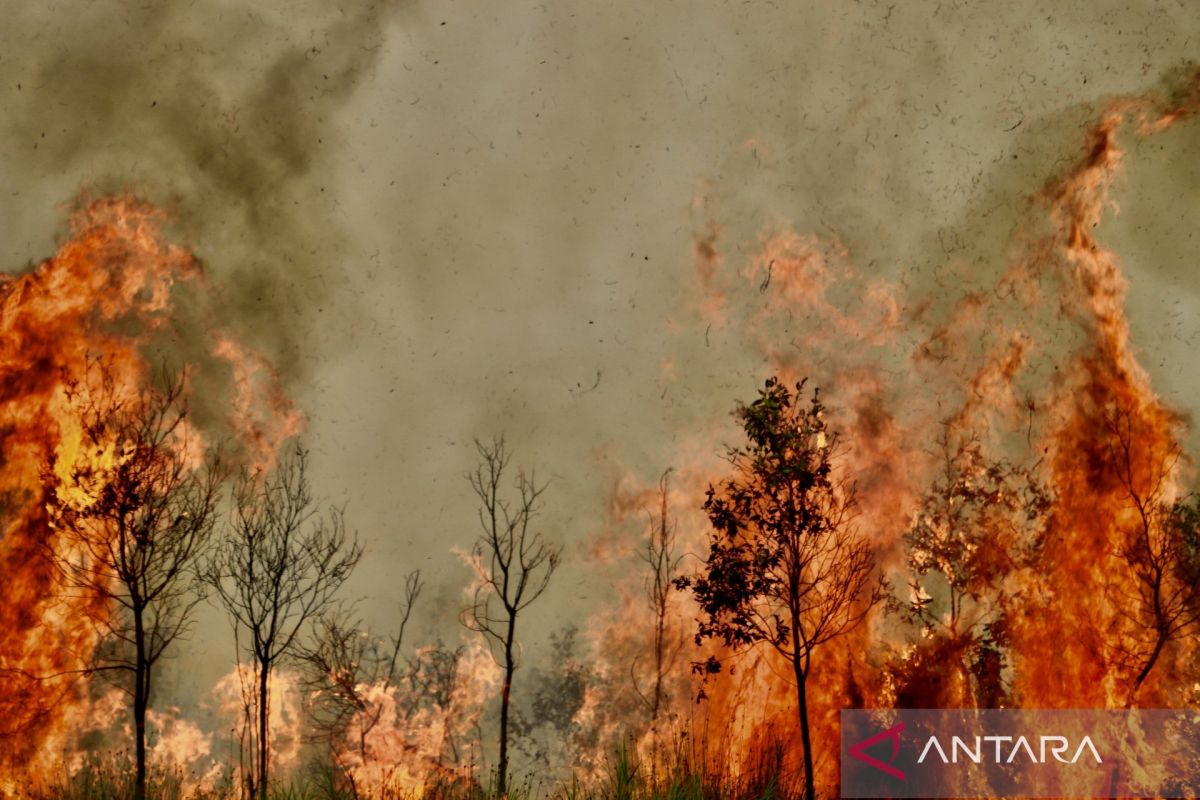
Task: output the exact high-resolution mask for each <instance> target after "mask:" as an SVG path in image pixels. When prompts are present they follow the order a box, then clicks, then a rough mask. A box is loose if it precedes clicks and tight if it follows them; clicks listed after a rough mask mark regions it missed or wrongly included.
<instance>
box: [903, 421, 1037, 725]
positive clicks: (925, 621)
mask: <svg viewBox="0 0 1200 800" xmlns="http://www.w3.org/2000/svg"><path fill="white" fill-rule="evenodd" d="M938 446H939V456H940V460H941V469H940V470H939V472H938V474H937V477H936V478H935V479H934V481H933V483H932V485H931V486H930V487H929V489H928V491H927V492H926V493H925V495H924V496H923V497H922V498H921V500H920V503H919V505H918V507H917V512H916V514H915V515H914V518H913V522H912V526H911V527H910V528H909V530H908V532H907V533H906V534H905V536H904V544H905V547H906V562H907V566H908V569H909V571H910V572H911V573H912V575H913V578H912V580H911V581H910V583H909V596H908V598H907V599H906V601H903V602H900V603H898V604H897V606H898V610H899V612H900V613H901V614H902V615H903V616H904V617H905V618H907V619H908V621H909V622H911V623H914V624H916V625H917V626H919V627H920V631H921V634H922V649H923V650H925V651H926V652H927V654H928V655H929V658H928V662H929V664H928V665H919V666H920V667H921V668H922V669H923V670H924V669H928V668H932V669H933V670H935V671H938V672H941V671H943V670H946V669H951V670H953V671H954V672H956V673H957V675H958V678H959V682H958V687H957V688H958V691H953V692H951V693H950V694H949V695H948V696H947V695H945V694H943V693H942V691H941V690H939V691H938V696H937V697H936V698H932V697H930V696H928V693H922V694H921V696H919V697H916V698H913V699H912V702H915V703H916V704H917V705H918V706H920V705H922V704H928V703H930V701H931V700H936V702H935V703H934V704H935V705H939V706H941V705H943V704H946V703H951V704H955V705H961V704H966V705H969V706H980V705H982V706H984V707H993V706H995V705H997V704H998V703H999V702H1000V699H1001V696H1002V695H1003V687H1002V684H1001V679H1000V674H1001V671H1002V668H1003V663H1004V647H1005V645H1006V635H1005V614H1006V611H1008V610H1009V606H1010V605H1011V604H1012V603H1013V602H1015V601H1016V599H1017V592H1018V591H1019V588H1020V586H1022V585H1024V584H1023V583H1022V582H1018V581H1013V580H1012V578H1013V577H1015V576H1018V575H1020V574H1022V573H1024V574H1028V571H1029V570H1030V569H1032V568H1033V566H1034V565H1035V563H1036V560H1037V557H1038V554H1039V552H1040V544H1041V541H1042V532H1043V522H1044V516H1045V514H1046V512H1047V510H1048V509H1049V507H1050V498H1049V495H1048V494H1047V492H1046V490H1045V489H1044V488H1043V487H1042V485H1041V484H1040V483H1039V482H1038V481H1037V479H1036V478H1035V477H1034V475H1033V472H1032V470H1030V469H1027V468H1023V467H1019V466H1016V465H1013V464H1011V463H1009V462H1007V461H1004V460H993V459H989V458H987V456H986V455H985V454H984V451H983V445H982V443H981V442H980V440H979V437H978V436H975V435H974V434H971V433H969V432H965V431H961V430H957V429H955V428H954V427H953V426H951V425H950V424H947V425H946V426H945V427H944V429H943V432H942V434H941V436H939V438H938ZM909 688H910V689H911V686H910V687H909ZM904 692H905V690H904V689H902V690H901V704H902V705H905V704H907V702H906V701H905V698H904Z"/></svg>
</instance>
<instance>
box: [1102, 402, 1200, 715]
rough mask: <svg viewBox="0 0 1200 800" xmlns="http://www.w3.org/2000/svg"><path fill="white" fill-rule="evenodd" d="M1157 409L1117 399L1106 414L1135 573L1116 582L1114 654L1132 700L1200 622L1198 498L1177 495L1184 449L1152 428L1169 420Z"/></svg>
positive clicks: (1125, 548)
mask: <svg viewBox="0 0 1200 800" xmlns="http://www.w3.org/2000/svg"><path fill="white" fill-rule="evenodd" d="M1155 411H1159V413H1160V414H1161V413H1162V412H1161V411H1160V410H1158V409H1155V408H1153V407H1151V408H1148V409H1134V408H1131V407H1129V406H1128V405H1122V404H1119V403H1113V404H1110V405H1109V406H1108V407H1107V408H1106V409H1105V410H1104V411H1103V413H1102V415H1101V420H1102V426H1103V431H1104V434H1105V445H1106V450H1107V453H1106V454H1107V462H1108V463H1107V466H1108V468H1109V470H1110V471H1111V473H1110V474H1111V476H1113V477H1115V480H1116V484H1117V486H1118V487H1119V490H1120V492H1121V493H1122V494H1123V495H1124V498H1123V499H1124V506H1125V507H1124V509H1123V511H1124V514H1123V515H1122V517H1123V520H1124V522H1125V524H1124V525H1123V526H1122V527H1123V530H1121V531H1119V532H1118V536H1119V544H1118V545H1117V547H1116V555H1117V558H1118V559H1119V560H1120V561H1121V562H1122V563H1123V564H1124V566H1125V568H1126V569H1127V570H1128V572H1129V573H1131V575H1132V578H1133V580H1132V581H1128V582H1121V583H1117V584H1115V585H1114V587H1113V589H1114V591H1115V593H1116V595H1117V596H1115V597H1114V601H1115V605H1116V607H1117V608H1118V609H1119V611H1118V617H1117V622H1118V624H1119V625H1120V626H1121V627H1122V628H1123V629H1124V635H1123V636H1118V638H1117V641H1116V643H1115V646H1114V647H1113V656H1112V658H1113V661H1114V663H1115V665H1116V666H1117V667H1118V668H1119V669H1120V670H1121V671H1122V672H1123V673H1125V674H1126V675H1128V689H1127V692H1126V697H1125V704H1126V706H1127V707H1133V706H1134V705H1135V704H1136V702H1137V697H1138V693H1139V691H1140V690H1141V688H1142V686H1143V685H1144V684H1145V682H1146V680H1147V678H1149V677H1150V674H1151V673H1152V672H1153V670H1154V668H1155V666H1156V665H1157V664H1158V662H1159V660H1160V658H1161V657H1162V655H1163V652H1164V650H1165V649H1166V648H1167V646H1168V645H1169V644H1170V643H1171V642H1174V641H1176V640H1178V639H1180V638H1182V637H1184V636H1185V635H1187V634H1188V633H1189V632H1194V631H1195V630H1196V628H1197V626H1198V625H1200V502H1197V499H1196V497H1195V496H1191V497H1188V498H1184V499H1182V500H1173V499H1172V494H1173V492H1174V491H1175V485H1174V481H1175V479H1176V474H1177V469H1178V467H1179V462H1180V459H1181V458H1182V457H1183V454H1182V449H1181V448H1180V446H1179V444H1178V442H1177V441H1176V440H1175V438H1174V437H1163V436H1157V435H1154V432H1155V430H1157V429H1161V428H1162V427H1164V425H1163V424H1162V423H1161V422H1160V421H1159V420H1156V419H1153V418H1152V414H1153V413H1154V412H1155ZM1148 417H1150V418H1149V419H1148ZM1155 422H1158V423H1159V424H1158V425H1157V426H1154V425H1153V423H1155Z"/></svg>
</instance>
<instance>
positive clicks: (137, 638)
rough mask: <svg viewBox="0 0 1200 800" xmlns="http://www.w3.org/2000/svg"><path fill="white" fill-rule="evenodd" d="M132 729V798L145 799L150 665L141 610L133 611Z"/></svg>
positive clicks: (135, 609)
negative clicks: (147, 659)
mask: <svg viewBox="0 0 1200 800" xmlns="http://www.w3.org/2000/svg"><path fill="white" fill-rule="evenodd" d="M133 638H134V648H135V653H134V668H133V729H134V754H135V755H134V758H135V761H136V769H137V773H136V776H135V778H134V784H133V797H134V800H145V799H146V707H147V706H148V705H149V699H150V698H149V694H150V665H149V664H148V663H147V661H146V630H145V626H144V624H143V620H142V610H141V609H140V608H137V607H135V608H134V611H133Z"/></svg>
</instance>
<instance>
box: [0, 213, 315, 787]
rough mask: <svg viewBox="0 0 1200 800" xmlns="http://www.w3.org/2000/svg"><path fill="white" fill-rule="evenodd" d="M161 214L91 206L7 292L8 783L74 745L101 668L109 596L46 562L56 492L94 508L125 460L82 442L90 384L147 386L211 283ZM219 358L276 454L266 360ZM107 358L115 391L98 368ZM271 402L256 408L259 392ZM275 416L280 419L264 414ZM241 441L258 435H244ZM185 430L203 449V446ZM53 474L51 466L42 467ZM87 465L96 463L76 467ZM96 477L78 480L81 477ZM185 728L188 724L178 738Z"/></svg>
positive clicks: (3, 647) (1, 655) (1, 364)
mask: <svg viewBox="0 0 1200 800" xmlns="http://www.w3.org/2000/svg"><path fill="white" fill-rule="evenodd" d="M163 221H164V215H163V213H162V212H160V211H159V210H157V209H155V208H153V207H151V206H150V205H148V204H146V203H144V202H141V201H139V200H137V199H135V198H132V197H109V198H102V199H96V200H90V201H82V202H81V203H80V205H79V207H78V209H77V210H76V211H75V212H74V214H73V215H72V217H71V226H70V237H69V238H68V239H67V240H66V241H65V242H64V243H63V244H62V246H61V247H60V248H59V250H58V252H57V253H56V254H55V255H54V257H53V258H50V259H48V260H46V261H44V262H43V263H41V264H40V265H38V266H37V268H35V269H33V270H31V271H30V272H28V273H25V274H22V275H19V276H13V277H4V278H3V279H2V282H0V329H2V333H3V335H2V337H0V339H2V342H0V348H2V352H0V385H2V386H3V390H2V391H3V395H2V397H0V448H2V450H3V452H4V459H3V464H2V465H0V497H2V498H3V505H2V508H3V512H4V514H3V521H2V524H3V535H2V536H0V561H2V564H3V566H2V567H0V569H2V570H3V574H4V576H5V602H4V603H3V604H0V716H2V717H3V721H2V722H0V742H2V744H0V773H2V774H5V775H14V776H25V777H36V776H38V775H40V774H45V773H47V772H48V771H49V770H50V769H51V768H52V767H53V766H54V764H53V762H54V760H55V759H60V758H61V757H62V754H63V753H64V752H70V751H71V750H72V747H73V737H74V736H75V735H77V734H78V733H79V732H81V731H84V730H87V729H88V728H89V727H90V723H94V722H95V718H94V717H92V718H91V719H89V716H90V712H91V711H94V707H93V706H92V704H91V702H90V701H89V698H88V696H87V694H86V691H85V685H84V683H83V682H82V681H80V680H79V678H80V676H81V675H82V674H83V673H84V672H85V671H86V670H87V669H88V668H89V667H90V666H91V665H92V663H93V654H94V651H95V648H96V645H97V643H98V634H97V629H96V627H95V626H94V625H92V624H89V623H88V622H87V620H96V619H103V617H104V615H105V614H106V613H108V611H109V609H106V608H105V607H104V602H105V601H104V600H102V599H101V598H98V597H94V596H87V595H85V594H81V593H71V592H68V591H65V590H64V589H65V587H64V584H63V577H62V576H61V574H59V573H58V572H56V570H55V569H54V567H53V566H52V564H51V561H50V560H49V559H48V558H46V555H47V553H49V552H52V551H54V550H55V549H56V548H58V547H60V544H59V536H58V534H57V533H56V531H55V530H54V528H53V527H52V525H51V523H50V520H49V518H48V516H47V500H48V499H49V497H50V495H49V493H51V492H52V493H54V496H55V499H56V500H57V501H58V502H62V503H65V504H68V505H75V506H79V505H86V504H87V503H88V502H90V498H92V497H95V496H96V495H97V493H98V492H99V491H101V490H102V488H103V486H102V484H103V482H104V480H105V479H104V476H105V475H107V474H110V473H111V470H112V469H113V468H114V467H115V465H116V464H118V463H119V462H120V461H121V460H122V459H123V458H124V455H123V454H122V453H121V452H119V451H118V450H117V449H116V447H115V443H113V442H110V443H109V444H108V445H103V444H102V446H100V447H98V448H92V447H91V446H90V445H86V444H85V441H84V438H83V437H82V431H81V421H80V418H79V416H78V405H77V397H75V396H74V395H77V394H78V392H79V391H81V390H84V391H86V390H97V391H98V390H100V389H101V388H103V391H104V392H105V393H106V394H107V396H108V397H107V399H108V401H110V402H112V403H114V404H120V403H123V402H131V401H132V400H133V399H134V398H136V397H137V396H138V394H139V392H141V391H142V390H143V388H144V387H145V386H147V385H148V382H149V381H150V380H152V374H153V369H154V365H152V364H151V363H149V361H148V356H147V352H148V350H149V349H150V348H151V347H152V346H154V345H155V344H156V343H158V342H161V341H163V339H164V338H165V336H166V335H167V334H168V333H169V332H170V331H169V322H170V321H171V312H172V305H171V297H172V290H173V289H174V287H175V286H176V285H178V284H188V285H190V286H192V287H193V288H196V287H200V286H202V284H203V274H202V270H201V267H200V265H199V262H198V261H197V260H196V259H195V258H194V257H193V256H192V255H191V254H190V253H189V252H188V251H187V250H186V249H184V248H182V247H180V246H178V245H175V244H171V243H170V242H169V241H167V240H166V239H165V237H164V236H163V234H162V232H161V225H162V223H163ZM214 353H215V355H216V356H217V357H219V358H221V359H223V360H224V361H226V362H228V363H229V364H231V365H232V371H233V373H234V374H233V383H234V391H235V394H236V395H237V396H238V397H239V398H242V399H241V400H239V401H238V402H237V403H236V404H235V412H234V416H233V417H232V418H231V419H230V420H229V424H230V427H231V428H232V429H233V430H234V431H235V432H238V433H242V434H243V435H244V438H245V440H246V445H247V447H246V449H247V452H248V453H249V457H250V458H252V459H253V460H255V461H256V462H262V461H264V460H266V459H267V458H268V456H269V454H270V453H272V452H274V451H275V450H276V449H277V448H278V447H279V445H280V444H281V443H282V441H283V439H285V438H286V437H287V436H289V435H291V434H292V433H294V432H295V431H296V430H297V428H298V425H299V417H298V416H297V415H296V414H295V412H293V411H292V410H291V409H290V405H289V404H288V402H287V400H286V398H285V397H284V396H283V395H282V394H281V393H280V392H279V390H278V385H277V381H276V379H275V378H274V376H273V374H271V373H270V372H269V370H268V369H267V367H266V364H265V362H263V361H262V360H261V357H260V356H258V355H257V354H255V353H253V352H252V351H250V350H249V349H247V348H244V347H239V346H238V345H236V344H234V343H233V341H232V340H231V339H229V338H228V337H227V336H221V337H219V338H218V339H217V340H216V342H214ZM101 363H102V364H103V370H102V372H103V378H102V379H103V380H104V381H105V385H104V386H103V387H100V386H98V383H97V382H98V381H100V380H101V377H100V370H97V369H96V366H97V365H98V364H101ZM262 387H265V390H266V391H267V392H268V398H269V400H270V402H268V403H257V404H256V403H254V402H253V399H254V398H255V397H256V394H257V393H258V392H261V391H263V388H262ZM268 417H269V418H270V420H271V424H270V425H266V424H264V422H263V421H262V420H264V419H266V418H268ZM245 432H252V435H250V436H246V435H245ZM177 433H180V438H179V440H180V441H181V442H182V441H184V440H187V441H189V442H191V443H192V445H196V444H197V443H199V442H200V441H202V439H201V437H200V436H199V435H198V433H197V434H196V435H192V434H186V435H184V434H182V432H177ZM51 463H53V464H54V470H53V472H47V465H48V464H51ZM81 465H86V466H87V467H88V469H79V467H80V466H81ZM81 475H86V476H89V478H90V480H91V483H81V482H80V480H79V477H78V476H81ZM181 730H182V729H181Z"/></svg>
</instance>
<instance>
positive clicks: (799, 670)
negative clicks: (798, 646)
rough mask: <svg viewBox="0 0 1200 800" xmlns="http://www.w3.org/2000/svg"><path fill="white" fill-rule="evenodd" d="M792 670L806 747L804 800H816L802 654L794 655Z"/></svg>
mask: <svg viewBox="0 0 1200 800" xmlns="http://www.w3.org/2000/svg"><path fill="white" fill-rule="evenodd" d="M792 669H793V671H794V672H795V673H796V709H797V711H798V712H799V714H800V742H801V744H802V745H803V747H804V800H815V798H816V796H817V789H816V781H815V780H814V778H813V757H812V738H811V737H810V735H809V730H808V687H807V680H808V675H807V674H806V670H805V669H804V668H803V666H802V664H801V663H800V653H799V652H796V653H793V654H792Z"/></svg>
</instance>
